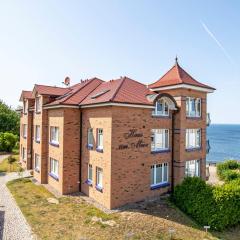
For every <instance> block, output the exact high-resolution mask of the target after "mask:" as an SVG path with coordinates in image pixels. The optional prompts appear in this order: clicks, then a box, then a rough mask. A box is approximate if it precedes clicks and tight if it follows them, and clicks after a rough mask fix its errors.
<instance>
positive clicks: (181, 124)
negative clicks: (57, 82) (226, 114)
mask: <svg viewBox="0 0 240 240" xmlns="http://www.w3.org/2000/svg"><path fill="white" fill-rule="evenodd" d="M214 90H215V89H214V88H212V87H210V86H207V85H205V84H202V83H200V82H198V81H196V80H195V79H193V78H192V77H191V76H190V75H189V74H188V73H187V72H186V71H185V70H183V69H182V68H181V67H180V66H179V64H178V62H177V60H176V63H175V65H174V66H173V67H172V68H171V69H170V70H169V71H168V72H167V73H166V74H165V75H164V76H163V77H162V78H160V79H159V80H157V81H156V82H154V83H153V84H150V85H148V86H147V85H144V84H142V83H139V82H137V81H134V80H132V79H129V78H128V77H121V78H120V79H116V80H110V81H108V82H105V81H102V80H100V79H98V78H92V79H88V80H85V81H81V82H79V83H78V84H76V85H73V86H68V87H65V88H61V87H54V86H44V85H35V86H34V88H33V90H32V91H22V94H21V98H20V101H22V102H23V110H22V113H21V129H20V131H21V138H20V155H21V156H20V159H21V163H22V165H23V166H25V167H26V168H27V169H33V172H34V178H35V179H36V180H37V181H38V182H40V183H43V184H49V185H51V186H52V187H53V188H54V189H56V190H57V191H58V192H60V193H61V194H69V193H74V192H78V191H80V192H83V193H85V194H86V195H87V196H89V197H91V198H93V199H95V200H96V201H97V202H99V203H101V204H102V205H104V206H105V207H107V208H109V209H112V208H116V207H120V206H122V205H124V204H127V203H132V202H136V201H140V200H144V199H148V198H153V197H156V196H159V195H161V194H164V193H166V192H169V191H171V189H172V188H173V186H174V185H176V184H178V183H180V182H181V180H182V179H183V178H184V177H185V176H187V175H190V176H199V177H201V178H203V179H205V176H206V175H205V172H206V170H205V165H206V152H207V147H208V145H207V144H206V143H207V139H206V127H207V123H208V121H207V116H208V115H207V111H206V107H207V106H206V103H207V93H211V92H213V91H214Z"/></svg>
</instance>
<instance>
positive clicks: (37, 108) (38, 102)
mask: <svg viewBox="0 0 240 240" xmlns="http://www.w3.org/2000/svg"><path fill="white" fill-rule="evenodd" d="M40 101H41V99H40V97H36V113H40V112H41V102H40Z"/></svg>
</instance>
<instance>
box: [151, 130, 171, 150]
mask: <svg viewBox="0 0 240 240" xmlns="http://www.w3.org/2000/svg"><path fill="white" fill-rule="evenodd" d="M157 135H160V136H161V138H162V139H161V143H162V144H160V143H158V142H157V140H158V138H157ZM166 135H167V139H166ZM151 139H152V141H151V151H164V150H169V129H163V128H162V129H152V131H151ZM158 145H162V146H159V147H158Z"/></svg>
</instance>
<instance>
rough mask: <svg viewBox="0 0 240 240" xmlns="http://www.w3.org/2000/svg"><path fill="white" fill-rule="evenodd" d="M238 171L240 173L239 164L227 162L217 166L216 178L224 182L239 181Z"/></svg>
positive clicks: (232, 161)
mask: <svg viewBox="0 0 240 240" xmlns="http://www.w3.org/2000/svg"><path fill="white" fill-rule="evenodd" d="M238 170H239V171H240V163H238V162H237V161H236V160H228V161H225V162H223V163H218V164H217V174H218V177H219V178H220V180H223V181H225V182H229V181H232V180H234V179H238V178H239V179H240V172H239V171H238Z"/></svg>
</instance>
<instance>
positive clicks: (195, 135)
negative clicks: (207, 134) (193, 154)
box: [185, 128, 202, 149]
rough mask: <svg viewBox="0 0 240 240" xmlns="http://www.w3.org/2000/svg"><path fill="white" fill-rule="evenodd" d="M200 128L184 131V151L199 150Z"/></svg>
mask: <svg viewBox="0 0 240 240" xmlns="http://www.w3.org/2000/svg"><path fill="white" fill-rule="evenodd" d="M201 137H202V133H201V128H191V129H186V141H185V144H186V149H196V148H201Z"/></svg>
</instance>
